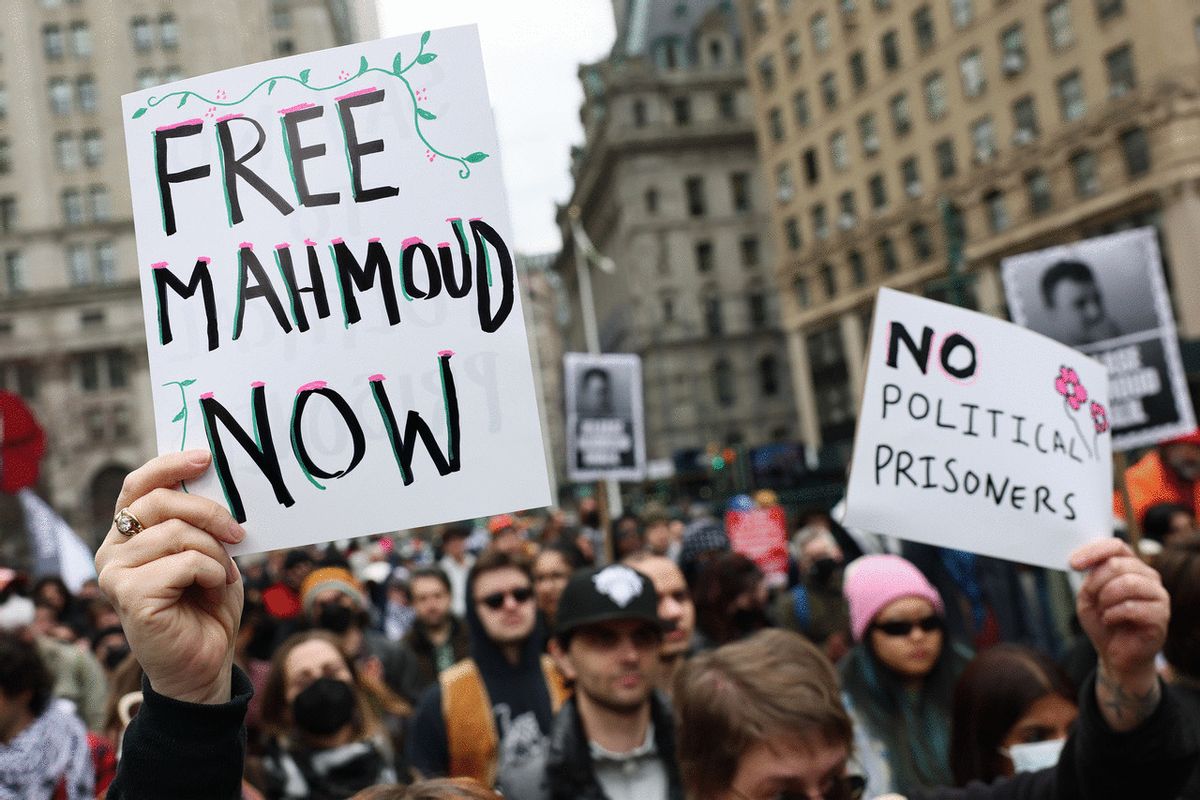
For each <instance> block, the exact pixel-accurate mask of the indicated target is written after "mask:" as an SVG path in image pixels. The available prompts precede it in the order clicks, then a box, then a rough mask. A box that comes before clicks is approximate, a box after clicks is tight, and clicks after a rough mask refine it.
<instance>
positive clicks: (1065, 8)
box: [1046, 0, 1075, 50]
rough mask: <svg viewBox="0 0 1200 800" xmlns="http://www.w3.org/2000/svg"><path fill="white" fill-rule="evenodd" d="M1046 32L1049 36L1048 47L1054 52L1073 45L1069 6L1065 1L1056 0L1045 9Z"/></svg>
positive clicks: (1073, 35) (1073, 33) (1073, 37)
mask: <svg viewBox="0 0 1200 800" xmlns="http://www.w3.org/2000/svg"><path fill="white" fill-rule="evenodd" d="M1046 32H1047V34H1049V36H1050V47H1051V48H1052V49H1054V50H1062V49H1063V48H1066V47H1070V46H1071V45H1073V44H1074V43H1075V31H1074V30H1073V29H1072V27H1071V6H1070V4H1069V3H1068V2H1067V0H1056V2H1054V3H1051V4H1050V5H1049V6H1047V7H1046Z"/></svg>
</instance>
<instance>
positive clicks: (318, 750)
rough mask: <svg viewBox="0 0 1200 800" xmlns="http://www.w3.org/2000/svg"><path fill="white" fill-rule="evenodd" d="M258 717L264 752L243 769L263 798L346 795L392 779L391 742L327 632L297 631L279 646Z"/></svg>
mask: <svg viewBox="0 0 1200 800" xmlns="http://www.w3.org/2000/svg"><path fill="white" fill-rule="evenodd" d="M262 723H263V730H264V732H265V733H266V734H267V736H268V744H267V748H266V753H265V754H264V755H263V757H262V758H261V760H259V761H257V763H255V762H252V763H250V764H249V765H248V769H247V772H248V775H249V776H250V777H251V778H252V780H254V782H255V783H257V784H258V785H259V786H260V787H261V788H262V790H263V793H264V795H265V796H266V797H267V798H268V800H291V798H297V799H298V798H311V799H312V800H344V798H347V797H350V796H352V795H353V794H355V793H356V792H358V791H360V790H362V789H364V788H366V787H368V786H373V785H375V784H377V783H390V782H394V781H395V780H396V777H397V770H396V766H395V758H394V750H393V749H392V746H391V742H390V741H389V739H388V737H387V736H386V735H385V733H384V729H383V726H382V724H381V721H380V719H379V717H378V716H376V714H375V713H374V711H373V710H372V709H371V706H370V704H369V703H368V702H367V695H366V693H365V692H364V690H363V689H362V688H361V687H360V685H359V682H358V678H357V676H356V673H355V670H354V665H353V664H352V663H351V662H350V661H349V660H348V659H347V658H346V657H345V656H344V655H343V654H342V651H341V649H340V646H339V642H338V639H337V638H336V637H335V636H333V635H332V634H331V633H329V632H326V631H309V632H307V633H300V634H296V635H295V636H292V637H291V638H290V639H288V640H287V641H286V642H284V644H283V645H282V646H281V647H280V648H279V651H278V652H277V653H276V654H275V658H274V659H273V660H272V662H271V671H270V673H269V674H268V676H267V680H266V683H265V685H264V686H263V709H262Z"/></svg>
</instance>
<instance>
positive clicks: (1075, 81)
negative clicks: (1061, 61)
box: [1058, 72, 1087, 122]
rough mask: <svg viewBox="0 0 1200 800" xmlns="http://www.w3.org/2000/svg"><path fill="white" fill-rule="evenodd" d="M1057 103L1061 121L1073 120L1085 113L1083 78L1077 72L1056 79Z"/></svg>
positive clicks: (1085, 101) (1085, 102)
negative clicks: (1060, 112)
mask: <svg viewBox="0 0 1200 800" xmlns="http://www.w3.org/2000/svg"><path fill="white" fill-rule="evenodd" d="M1058 105H1059V108H1060V110H1061V111H1062V118H1063V122H1074V121H1075V120H1077V119H1079V118H1080V117H1082V116H1083V115H1084V114H1086V113H1087V99H1086V98H1085V97H1084V96H1083V80H1082V79H1081V78H1080V77H1079V73H1078V72H1072V73H1070V74H1068V75H1065V76H1063V77H1062V78H1060V79H1059V81H1058Z"/></svg>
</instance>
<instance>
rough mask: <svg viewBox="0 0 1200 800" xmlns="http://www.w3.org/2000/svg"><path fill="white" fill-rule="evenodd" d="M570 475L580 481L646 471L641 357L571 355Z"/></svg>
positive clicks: (567, 368)
mask: <svg viewBox="0 0 1200 800" xmlns="http://www.w3.org/2000/svg"><path fill="white" fill-rule="evenodd" d="M563 371H564V382H565V389H566V392H565V395H566V404H567V474H568V476H569V477H570V478H571V480H573V481H578V482H580V483H583V482H587V481H597V480H604V479H607V478H611V479H613V480H619V481H640V480H642V479H643V478H644V477H645V475H646V435H645V427H644V426H645V421H644V416H643V413H642V360H641V358H640V357H639V356H636V355H631V354H626V353H605V354H600V355H592V354H589V353H567V354H566V356H565V357H564V359H563Z"/></svg>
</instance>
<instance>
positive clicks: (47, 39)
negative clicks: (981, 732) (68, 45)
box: [42, 25, 65, 61]
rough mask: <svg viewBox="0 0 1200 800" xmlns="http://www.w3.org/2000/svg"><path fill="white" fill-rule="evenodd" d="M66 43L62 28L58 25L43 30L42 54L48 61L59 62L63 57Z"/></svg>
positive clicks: (48, 26)
mask: <svg viewBox="0 0 1200 800" xmlns="http://www.w3.org/2000/svg"><path fill="white" fill-rule="evenodd" d="M64 51H65V43H64V41H63V32H62V28H60V27H58V26H57V25H47V26H46V27H44V28H42V52H43V53H44V54H45V56H46V59H47V60H48V61H58V60H59V59H60V58H62V57H63V53H64Z"/></svg>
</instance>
